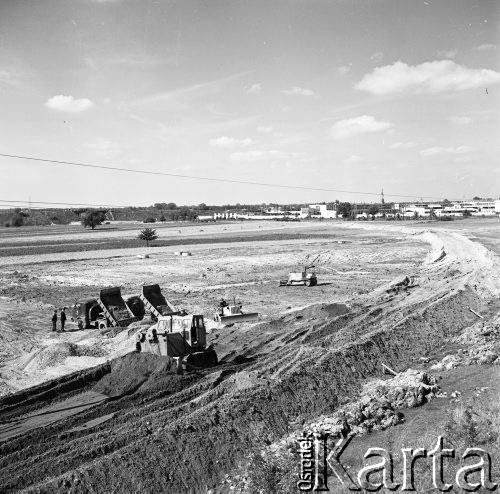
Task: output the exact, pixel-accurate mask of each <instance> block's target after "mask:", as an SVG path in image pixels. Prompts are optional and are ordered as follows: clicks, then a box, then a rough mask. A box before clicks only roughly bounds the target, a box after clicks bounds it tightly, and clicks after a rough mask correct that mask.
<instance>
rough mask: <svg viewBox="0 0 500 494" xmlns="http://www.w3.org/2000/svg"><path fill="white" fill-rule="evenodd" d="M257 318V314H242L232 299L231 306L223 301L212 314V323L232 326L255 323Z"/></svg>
mask: <svg viewBox="0 0 500 494" xmlns="http://www.w3.org/2000/svg"><path fill="white" fill-rule="evenodd" d="M258 318H259V313H258V312H247V313H245V312H243V310H242V306H241V304H236V300H235V299H233V305H228V304H227V303H226V301H225V300H224V299H222V300H221V303H220V305H219V307H218V309H217V311H216V312H215V314H214V321H215V322H218V323H220V324H223V325H224V326H232V325H233V324H235V323H238V322H250V321H256V320H257V319H258Z"/></svg>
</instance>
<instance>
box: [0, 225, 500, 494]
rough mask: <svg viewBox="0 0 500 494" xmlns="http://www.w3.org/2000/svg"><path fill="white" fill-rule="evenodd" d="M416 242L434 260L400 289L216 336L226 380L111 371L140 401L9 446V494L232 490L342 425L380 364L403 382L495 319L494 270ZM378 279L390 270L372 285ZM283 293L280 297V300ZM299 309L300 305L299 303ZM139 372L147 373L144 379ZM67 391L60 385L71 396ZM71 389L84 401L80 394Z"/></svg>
mask: <svg viewBox="0 0 500 494" xmlns="http://www.w3.org/2000/svg"><path fill="white" fill-rule="evenodd" d="M410 233H415V232H410ZM399 235H403V237H404V236H405V234H401V233H399ZM412 237H413V239H414V240H415V244H413V241H412V242H408V243H406V242H407V240H401V242H403V243H404V245H405V246H411V245H415V246H416V247H415V248H417V247H418V249H420V250H419V254H418V255H417V259H419V260H423V259H424V258H425V260H424V262H420V263H419V262H412V263H408V262H406V263H405V262H401V264H400V265H399V270H398V271H399V274H398V276H396V274H397V273H396V271H393V270H391V268H390V267H388V266H387V265H385V266H386V267H385V268H384V269H387V270H388V271H386V276H387V278H388V280H387V282H386V283H380V282H379V283H378V284H377V283H375V279H373V285H370V278H368V281H364V286H365V287H366V291H365V290H363V291H365V293H360V291H357V293H356V295H355V296H352V295H351V296H348V295H347V296H346V294H345V293H344V296H343V297H342V296H339V295H340V294H339V293H335V292H334V291H332V292H328V293H325V294H323V295H322V296H324V303H323V304H320V305H311V304H309V303H302V304H300V305H302V306H304V305H308V306H307V307H305V308H303V309H300V310H296V311H293V310H288V311H286V312H284V311H283V310H278V311H277V313H276V315H272V316H270V317H269V320H267V321H264V322H262V323H260V324H257V325H254V326H251V327H239V328H237V329H233V330H231V331H227V330H220V331H215V332H214V333H213V334H212V337H213V338H214V339H215V341H216V344H217V345H218V348H221V349H222V350H223V352H224V354H225V356H226V358H225V359H224V360H225V363H224V364H223V365H221V366H220V368H219V369H215V370H212V371H207V372H204V373H201V374H198V375H194V374H191V375H186V376H175V375H172V374H168V373H165V372H156V371H155V369H156V367H155V366H156V365H158V364H155V363H154V362H151V363H147V362H146V363H142V364H141V363H140V362H135V360H137V359H138V358H142V357H140V356H134V355H131V356H128V357H127V359H130V361H129V365H128V366H127V367H126V369H129V370H131V371H132V372H128V373H118V375H116V376H115V377H114V378H113V370H112V369H110V370H108V371H107V372H106V376H111V377H110V378H109V382H108V387H107V388H106V389H107V391H108V393H109V392H110V390H116V386H118V384H119V385H120V387H123V386H125V388H126V391H127V392H129V393H132V394H128V395H125V396H122V397H121V398H119V399H117V400H113V401H107V402H105V403H104V404H102V405H99V406H97V407H95V408H93V409H90V410H87V411H85V412H82V413H81V414H79V415H77V416H72V417H69V418H67V419H66V420H64V421H61V422H58V423H55V424H54V425H52V426H50V427H45V428H40V429H36V430H34V431H32V432H31V434H30V441H29V444H28V442H27V441H26V439H25V438H24V437H23V436H18V437H16V438H13V439H11V440H10V441H8V442H5V443H4V444H2V445H1V446H0V451H1V453H2V454H1V458H2V459H1V460H0V471H1V472H2V482H3V483H2V485H1V486H0V488H2V489H7V490H8V489H12V488H26V489H29V490H37V491H42V492H53V491H54V490H67V489H68V488H72V489H73V490H74V491H75V492H78V491H89V490H90V491H96V492H99V491H102V490H106V491H114V492H118V491H131V490H132V491H139V490H140V491H146V492H148V491H151V492H152V491H158V490H168V491H171V492H189V491H191V492H205V491H206V489H207V488H215V489H217V490H222V489H223V487H222V485H221V481H222V479H223V477H224V475H225V474H227V473H228V472H232V471H233V470H235V469H237V467H238V466H239V464H240V463H241V462H242V461H244V459H245V458H246V457H247V456H248V454H249V452H251V451H252V450H253V449H254V448H261V447H262V446H265V445H270V444H273V443H275V442H277V441H279V440H280V439H281V438H283V437H285V436H286V435H288V434H290V433H291V432H293V431H294V430H298V429H300V428H302V426H303V424H305V423H307V422H310V421H311V420H313V419H314V418H315V417H319V416H321V415H329V414H333V413H334V412H335V410H336V409H337V408H338V407H339V406H340V405H342V404H345V403H346V402H347V401H348V400H349V399H356V397H357V395H358V393H359V391H360V390H361V387H362V384H363V382H364V381H365V380H366V379H367V378H370V377H373V376H374V375H379V374H380V369H381V363H385V364H387V365H389V366H391V367H392V368H394V369H396V371H403V370H405V369H407V368H408V367H409V366H411V365H412V363H414V362H415V361H416V360H419V359H420V357H422V356H424V357H425V356H426V355H427V354H429V353H430V352H433V351H435V348H436V346H437V345H439V343H440V342H441V341H442V340H443V339H444V338H447V337H450V336H453V335H454V334H458V333H459V332H460V331H461V330H463V329H465V328H466V327H468V326H470V325H471V324H472V323H473V322H475V321H476V319H477V316H475V315H474V314H473V313H472V312H471V311H470V310H469V307H470V308H473V309H474V310H476V311H478V312H480V313H482V314H484V315H486V317H490V316H492V315H493V314H492V313H491V314H490V313H489V312H488V306H487V302H488V301H489V299H491V298H492V297H495V296H498V294H499V293H500V283H499V279H498V273H499V271H498V259H497V258H496V257H495V256H493V255H492V254H491V253H490V252H489V251H487V249H485V248H484V247H483V246H482V245H480V244H478V243H475V242H473V241H471V240H469V239H467V238H465V237H463V236H461V235H458V234H455V233H453V232H449V231H443V232H440V231H439V232H435V233H431V232H427V233H425V234H423V235H420V234H419V233H418V232H417V233H416V234H415V235H413V236H412ZM393 238H396V236H394V237H393ZM422 240H423V241H425V242H430V243H431V249H430V251H429V249H426V253H427V254H428V255H427V257H426V256H425V253H424V252H423V251H422V248H421V247H420V246H421V241H422ZM294 247H297V246H294ZM332 247H333V244H331V245H327V246H322V247H321V249H322V251H321V255H324V256H326V255H333V256H334V257H335V256H336V255H338V251H337V250H336V247H335V249H333V248H332ZM398 247H400V245H399V244H398ZM410 249H411V247H410ZM328 251H330V252H328ZM367 252H368V250H367ZM371 252H372V257H371V258H370V261H373V262H371V263H370V262H366V263H362V262H359V261H358V263H357V265H354V263H355V262H356V261H355V259H352V258H351V263H350V264H349V265H346V264H347V263H345V260H342V261H341V260H340V259H339V262H338V263H337V264H336V265H334V266H332V275H331V276H332V279H335V278H334V277H335V276H338V275H337V274H336V273H335V272H334V271H337V272H338V271H358V272H359V271H370V272H371V273H372V274H374V273H375V271H376V270H377V269H380V271H379V272H377V273H376V274H377V275H378V277H379V278H382V276H380V274H381V272H383V271H382V267H381V266H382V265H384V263H386V262H387V263H389V262H390V259H389V258H388V257H387V258H384V256H385V255H386V252H385V251H384V249H383V244H381V246H380V247H377V249H375V250H374V249H373V246H372V251H371ZM345 254H347V255H352V252H351V253H347V252H345ZM414 254H416V251H415V252H414ZM358 259H359V258H358ZM372 266H376V267H378V268H374V269H375V271H372ZM403 266H404V270H402V269H401V268H402V267H403ZM346 268H348V269H346ZM201 274H202V273H201ZM406 275H408V276H410V275H411V276H412V277H413V278H412V279H413V282H412V283H408V282H407V281H405V276H406ZM345 276H351V275H347V274H345V275H344V278H343V279H345ZM352 276H359V277H360V278H358V284H359V283H360V281H359V280H361V279H363V280H364V278H362V277H363V276H364V275H362V274H359V273H358V274H356V275H352ZM200 279H201V278H200ZM352 282H353V284H354V279H353V280H352ZM353 284H352V285H351V287H352V286H353ZM377 285H379V286H377ZM263 286H265V284H264V285H263ZM329 286H331V285H329ZM343 288H344V292H345V286H344V287H343ZM278 290H279V289H278V288H276V287H273V288H272V291H273V292H274V293H277V291H278ZM269 293H271V289H270V291H269ZM308 293H310V292H307V290H303V291H301V292H300V296H299V295H296V297H297V298H298V299H300V297H302V298H305V297H306V296H307V294H308ZM198 295H199V294H198ZM288 296H289V295H288ZM275 297H278V295H275ZM282 297H283V298H286V297H287V295H283V296H282ZM297 298H296V299H293V298H292V297H291V296H290V299H289V300H288V301H287V302H286V303H287V304H288V303H290V302H292V301H293V302H295V301H296V300H297ZM334 301H335V302H337V303H332V302H334ZM308 302H309V301H308ZM340 302H345V305H342V303H340ZM281 303H282V302H281ZM296 305H299V304H296ZM290 306H292V307H293V305H292V304H291V303H290ZM287 307H288V306H287ZM280 309H281V307H280ZM285 309H286V307H285ZM269 312H270V313H272V311H271V310H269ZM283 312H284V313H283ZM279 313H281V315H278V314H279ZM153 360H154V359H153ZM139 364H140V365H139ZM117 365H118V369H120V366H119V364H117ZM144 365H145V366H146V368H144ZM141 366H142V367H141ZM135 368H143V369H144V370H143V371H141V372H140V373H137V372H135V373H134V372H133V369H135ZM138 374H140V375H141V376H145V379H144V380H143V381H142V382H140V383H139V387H137V386H133V384H134V383H136V384H137V375H138ZM106 376H104V377H102V378H101V379H100V380H98V381H97V384H93V383H94V381H95V376H93V377H92V378H90V377H88V378H87V377H85V376H84V377H82V375H81V374H79V376H73V377H72V378H71V379H74V380H75V381H74V382H79V383H80V384H79V386H80V388H81V389H82V391H83V390H85V391H88V389H89V388H90V389H98V386H99V382H100V381H101V380H103V379H106ZM67 379H69V378H67ZM78 379H79V380H78ZM128 381H130V382H128ZM64 382H65V381H64V379H63V378H61V383H60V384H59V385H60V386H64ZM113 383H114V384H113ZM127 384H128V387H127ZM71 389H73V391H71V392H72V393H74V390H75V389H76V385H74V386H73V387H72V388H71ZM120 390H121V389H120ZM40 393H41V395H40V396H42V398H40V399H39V400H38V403H39V405H38V406H41V405H42V404H43V396H45V395H46V396H47V400H49V399H51V398H50V390H49V391H47V390H45V391H44V390H41V391H40ZM44 393H45V395H44ZM111 394H112V393H111ZM15 396H16V395H13V398H10V400H11V405H8V404H6V403H5V401H4V402H3V408H2V409H0V413H1V412H2V410H3V413H4V416H5V414H7V416H8V417H10V420H12V413H13V412H12V410H13V408H12V407H13V405H12V400H15V399H16V398H15ZM18 400H19V401H18V403H17V408H16V409H15V410H16V413H21V412H22V410H25V411H31V413H34V412H36V410H33V406H34V404H33V403H32V402H30V401H29V393H27V394H26V395H22V396H20V397H19V398H18ZM0 405H2V404H1V403H0ZM9 407H10V408H9ZM30 407H31V408H30ZM115 412H118V413H115ZM99 417H111V418H109V419H107V420H106V421H105V422H103V423H102V424H100V425H97V426H95V427H94V428H88V427H82V424H88V423H94V422H91V421H92V420H94V419H96V418H99ZM78 427H79V428H78ZM74 430H76V432H71V431H74ZM49 472H50V473H49Z"/></svg>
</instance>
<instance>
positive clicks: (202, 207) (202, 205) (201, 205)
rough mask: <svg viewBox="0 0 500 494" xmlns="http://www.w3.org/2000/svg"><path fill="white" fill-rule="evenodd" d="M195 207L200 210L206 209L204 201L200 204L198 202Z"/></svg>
mask: <svg viewBox="0 0 500 494" xmlns="http://www.w3.org/2000/svg"><path fill="white" fill-rule="evenodd" d="M197 209H199V210H200V211H206V210H207V209H208V206H207V205H206V204H205V203H204V202H202V203H201V204H198V207H197Z"/></svg>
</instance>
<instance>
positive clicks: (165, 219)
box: [158, 213, 167, 223]
mask: <svg viewBox="0 0 500 494" xmlns="http://www.w3.org/2000/svg"><path fill="white" fill-rule="evenodd" d="M158 220H159V221H161V222H162V223H163V222H164V221H167V218H166V217H165V215H164V214H163V213H161V216H160V217H159V218H158Z"/></svg>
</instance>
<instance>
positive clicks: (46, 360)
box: [24, 341, 107, 373]
mask: <svg viewBox="0 0 500 494" xmlns="http://www.w3.org/2000/svg"><path fill="white" fill-rule="evenodd" d="M106 355H107V352H106V351H105V350H104V349H103V347H102V345H99V344H98V343H94V344H92V345H77V344H75V343H68V342H64V341H63V342H59V343H54V344H52V345H49V346H47V347H45V348H42V349H41V350H38V351H37V352H36V353H35V354H34V355H33V356H32V357H31V359H30V360H29V362H28V363H27V364H26V365H25V366H24V371H25V372H28V373H36V372H40V371H44V370H45V369H47V368H49V367H55V366H56V365H58V364H62V363H64V362H65V360H66V359H67V358H68V357H96V358H98V357H105V356H106Z"/></svg>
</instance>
